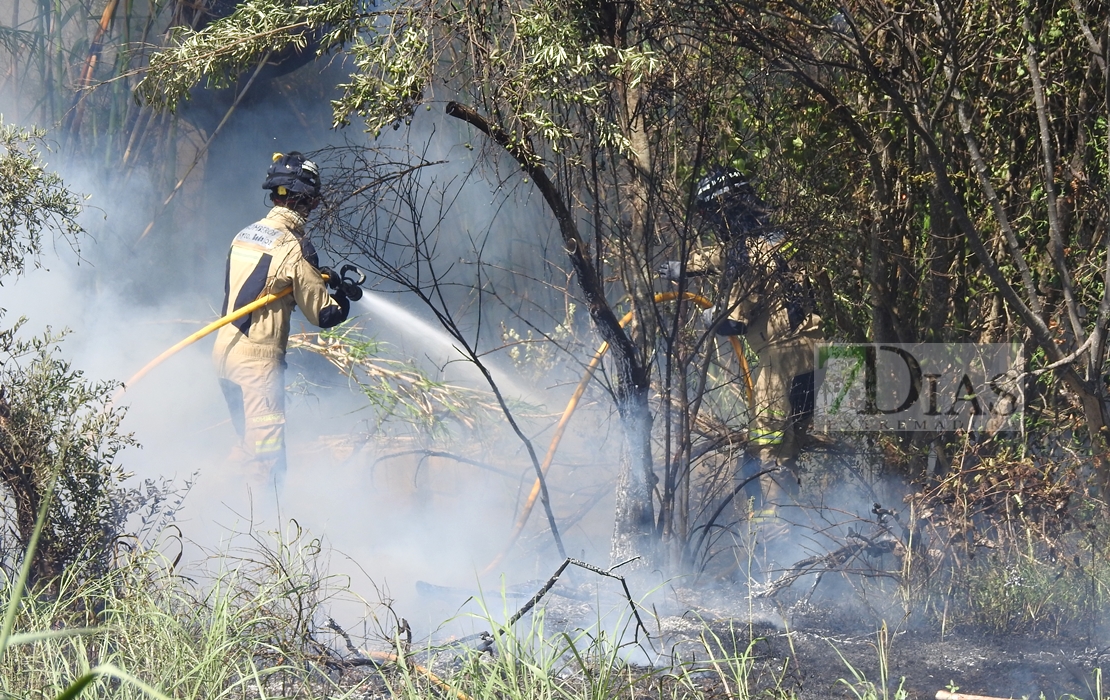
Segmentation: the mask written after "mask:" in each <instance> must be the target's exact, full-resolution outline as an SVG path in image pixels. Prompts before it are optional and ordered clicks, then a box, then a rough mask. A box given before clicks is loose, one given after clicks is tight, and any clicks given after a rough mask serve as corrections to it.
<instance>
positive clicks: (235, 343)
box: [213, 207, 339, 376]
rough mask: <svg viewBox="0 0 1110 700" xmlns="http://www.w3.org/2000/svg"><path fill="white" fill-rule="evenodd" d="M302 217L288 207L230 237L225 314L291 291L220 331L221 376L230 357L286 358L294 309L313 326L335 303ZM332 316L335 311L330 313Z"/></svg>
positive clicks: (216, 354)
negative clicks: (296, 308)
mask: <svg viewBox="0 0 1110 700" xmlns="http://www.w3.org/2000/svg"><path fill="white" fill-rule="evenodd" d="M304 221H305V220H304V218H303V217H302V216H300V215H299V214H297V213H296V212H294V211H293V210H291V209H286V208H285V207H274V208H273V209H272V210H271V211H270V214H269V215H268V216H267V217H266V218H265V219H263V220H261V221H259V222H257V223H254V224H251V225H250V226H248V227H246V228H245V229H243V230H242V231H240V232H239V233H238V235H236V236H235V239H234V240H233V241H232V243H231V252H230V253H229V255H228V261H227V277H226V282H225V289H224V292H225V294H224V310H223V313H224V314H225V315H226V314H228V313H230V312H231V311H234V310H235V309H239V308H242V307H243V306H246V305H247V304H249V303H250V302H252V301H254V300H255V299H258V298H259V297H261V296H262V295H264V294H273V293H277V292H280V291H282V290H283V289H287V288H288V287H289V286H290V285H292V287H293V293H292V294H290V295H287V296H284V297H282V298H281V299H278V300H277V301H274V302H271V303H270V304H268V305H266V306H264V307H262V308H261V309H257V310H255V311H254V312H252V313H251V314H250V315H249V316H245V317H243V318H241V319H239V320H237V321H235V322H234V323H230V324H228V325H226V326H224V327H223V328H221V329H220V330H219V333H218V334H217V335H216V347H215V349H214V351H213V359H214V360H215V362H216V367H217V369H218V370H219V373H220V376H226V365H227V362H228V360H229V359H230V358H233V357H235V356H239V357H251V358H266V359H270V358H272V359H276V360H278V361H280V362H284V360H285V348H286V345H287V343H288V342H289V319H290V316H291V315H292V313H293V308H294V307H295V306H299V307H301V311H302V312H304V315H305V316H306V317H307V318H308V321H309V323H311V324H313V325H314V326H319V325H320V313H321V312H322V311H323V310H324V309H327V308H329V307H336V308H338V307H339V305H338V304H337V303H336V302H335V300H334V299H332V298H331V296H330V295H329V294H328V290H327V287H326V286H325V285H324V279H323V278H322V277H321V276H320V272H319V270H317V269H316V266H317V265H318V264H319V261H318V259H317V257H316V249H315V248H314V247H313V246H312V243H311V242H310V241H309V240H308V239H307V238H305V235H304ZM333 313H334V312H333Z"/></svg>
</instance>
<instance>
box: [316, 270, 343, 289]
mask: <svg viewBox="0 0 1110 700" xmlns="http://www.w3.org/2000/svg"><path fill="white" fill-rule="evenodd" d="M320 274H321V275H324V276H326V277H327V279H326V280H324V284H326V285H328V286H329V287H331V288H332V289H338V288H339V273H338V272H336V271H335V270H333V269H331V268H330V267H321V268H320Z"/></svg>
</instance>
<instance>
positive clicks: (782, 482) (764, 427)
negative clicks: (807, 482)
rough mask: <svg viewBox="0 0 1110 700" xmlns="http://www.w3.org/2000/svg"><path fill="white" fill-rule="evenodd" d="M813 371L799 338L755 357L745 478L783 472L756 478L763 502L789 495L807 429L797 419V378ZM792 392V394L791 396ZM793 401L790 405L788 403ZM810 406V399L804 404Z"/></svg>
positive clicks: (795, 483)
mask: <svg viewBox="0 0 1110 700" xmlns="http://www.w3.org/2000/svg"><path fill="white" fill-rule="evenodd" d="M812 371H813V344H812V343H811V342H809V341H808V340H805V339H798V340H793V341H792V342H789V343H781V344H771V345H768V346H767V347H765V348H763V349H762V350H761V351H760V353H759V364H758V365H756V371H755V377H754V379H753V387H752V404H753V405H752V412H751V416H750V419H749V421H748V449H747V452H748V460H749V462H751V463H749V464H748V465H747V466H746V468H745V469H741V476H744V475H745V474H744V472H747V473H748V474H751V473H753V470H754V471H755V472H758V471H762V470H763V469H768V468H773V467H785V468H786V469H783V470H781V471H780V473H778V474H766V475H764V476H763V477H761V478H760V486H761V487H762V488H761V490H762V492H763V493H762V496H763V501H764V502H770V503H774V502H776V501H780V500H782V498H783V496H784V493H783V492H784V490H785V491H786V492H789V493H795V492H796V491H797V486H798V475H797V474H796V473H795V468H796V458H797V456H798V452H799V450H800V447H801V444H800V443H801V436H802V433H804V432H805V430H806V428H807V426H806V424H805V423H806V422H808V421H807V420H805V417H803V416H799V413H798V412H799V410H800V408H801V407H800V406H796V405H794V404H795V403H798V402H799V401H800V398H801V397H800V396H798V395H796V394H797V393H798V387H797V386H796V382H797V379H798V378H800V377H803V376H805V375H807V374H808V373H810V372H812ZM792 393H793V394H795V395H794V396H792ZM792 399H793V401H792ZM810 401H812V398H811V399H810Z"/></svg>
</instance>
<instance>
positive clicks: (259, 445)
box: [220, 354, 285, 490]
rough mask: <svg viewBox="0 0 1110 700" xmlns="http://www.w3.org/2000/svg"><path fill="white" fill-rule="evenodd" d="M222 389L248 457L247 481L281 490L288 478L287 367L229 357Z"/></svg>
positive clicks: (266, 360) (258, 359) (277, 362)
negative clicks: (286, 463)
mask: <svg viewBox="0 0 1110 700" xmlns="http://www.w3.org/2000/svg"><path fill="white" fill-rule="evenodd" d="M221 374H222V375H223V376H221V377H220V386H221V388H222V389H223V391H224V398H226V399H227V405H228V409H229V410H230V411H231V420H232V423H233V424H235V429H236V431H237V432H238V433H239V437H240V439H241V440H242V446H243V450H244V451H245V452H246V455H247V463H246V472H247V478H248V479H249V480H250V482H251V483H252V484H253V485H255V486H262V485H266V484H272V485H273V486H274V487H275V488H277V489H279V490H280V487H281V483H282V480H283V479H284V477H285V366H284V363H282V361H281V360H279V359H276V358H265V357H244V356H239V355H235V354H232V355H229V356H228V357H227V359H226V360H225V361H224V363H223V367H222V372H221Z"/></svg>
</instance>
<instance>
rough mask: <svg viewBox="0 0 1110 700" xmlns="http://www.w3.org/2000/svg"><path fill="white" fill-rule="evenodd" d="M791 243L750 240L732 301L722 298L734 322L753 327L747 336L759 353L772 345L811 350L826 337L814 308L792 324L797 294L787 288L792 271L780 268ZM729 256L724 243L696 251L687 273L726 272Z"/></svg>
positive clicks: (733, 285) (691, 257)
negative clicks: (792, 303)
mask: <svg viewBox="0 0 1110 700" xmlns="http://www.w3.org/2000/svg"><path fill="white" fill-rule="evenodd" d="M789 245H790V243H789V241H786V240H779V241H773V240H772V239H770V238H768V237H764V236H759V237H757V236H751V237H749V238H748V240H747V249H748V261H747V264H746V265H744V266H743V267H744V269H743V270H742V271H740V273H739V274H738V278H737V279H735V280H733V281H732V285H731V287H730V289H729V290H728V293H727V294H728V296H727V299H726V300H722V301H723V304H724V305H725V306H724V308H727V310H728V318H729V319H731V320H733V321H739V322H741V323H744V324H746V325H747V327H748V330H747V333H746V334H745V337H746V338H747V341H748V344H749V345H751V347H752V350H753V351H755V352H756V353H760V352H762V351H763V350H764V348H767V347H768V346H771V345H774V346H785V345H791V344H794V343H796V342H802V343H804V344H806V345H807V346H808V344H809V343H812V342H813V341H814V340H815V339H819V338H820V336H821V325H820V324H821V319H820V317H819V316H817V314H816V313H814V312H813V310H812V309H809V308H805V309H803V311H804V316H803V318H802V319H801V322H800V323H799V324H798V325H797V326H794V327H792V326H791V323H790V313H789V310H788V309H789V307H788V301H789V299H788V294H789V293H790V291H791V290H790V289H789V288H788V287H787V282H788V281H789V280H788V279H787V277H786V275H790V274H791V272H790V271H789V270H780V269H778V268H779V265H780V264H781V263H780V260H781V259H782V258H783V257H786V256H787V253H788V250H787V247H788V246H789ZM727 252H728V250H727V248H726V244H723V243H718V244H716V245H712V246H707V247H705V248H701V249H698V250H695V251H694V252H693V253H692V254H691V255H690V260H689V262H688V263H687V264H686V272H687V274H695V275H698V274H703V275H704V274H713V275H721V274H724V273H725V272H726V264H725V256H726V254H727ZM776 258H777V259H776ZM733 274H737V273H736V272H733ZM795 301H797V300H795ZM719 306H721V304H719Z"/></svg>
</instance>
